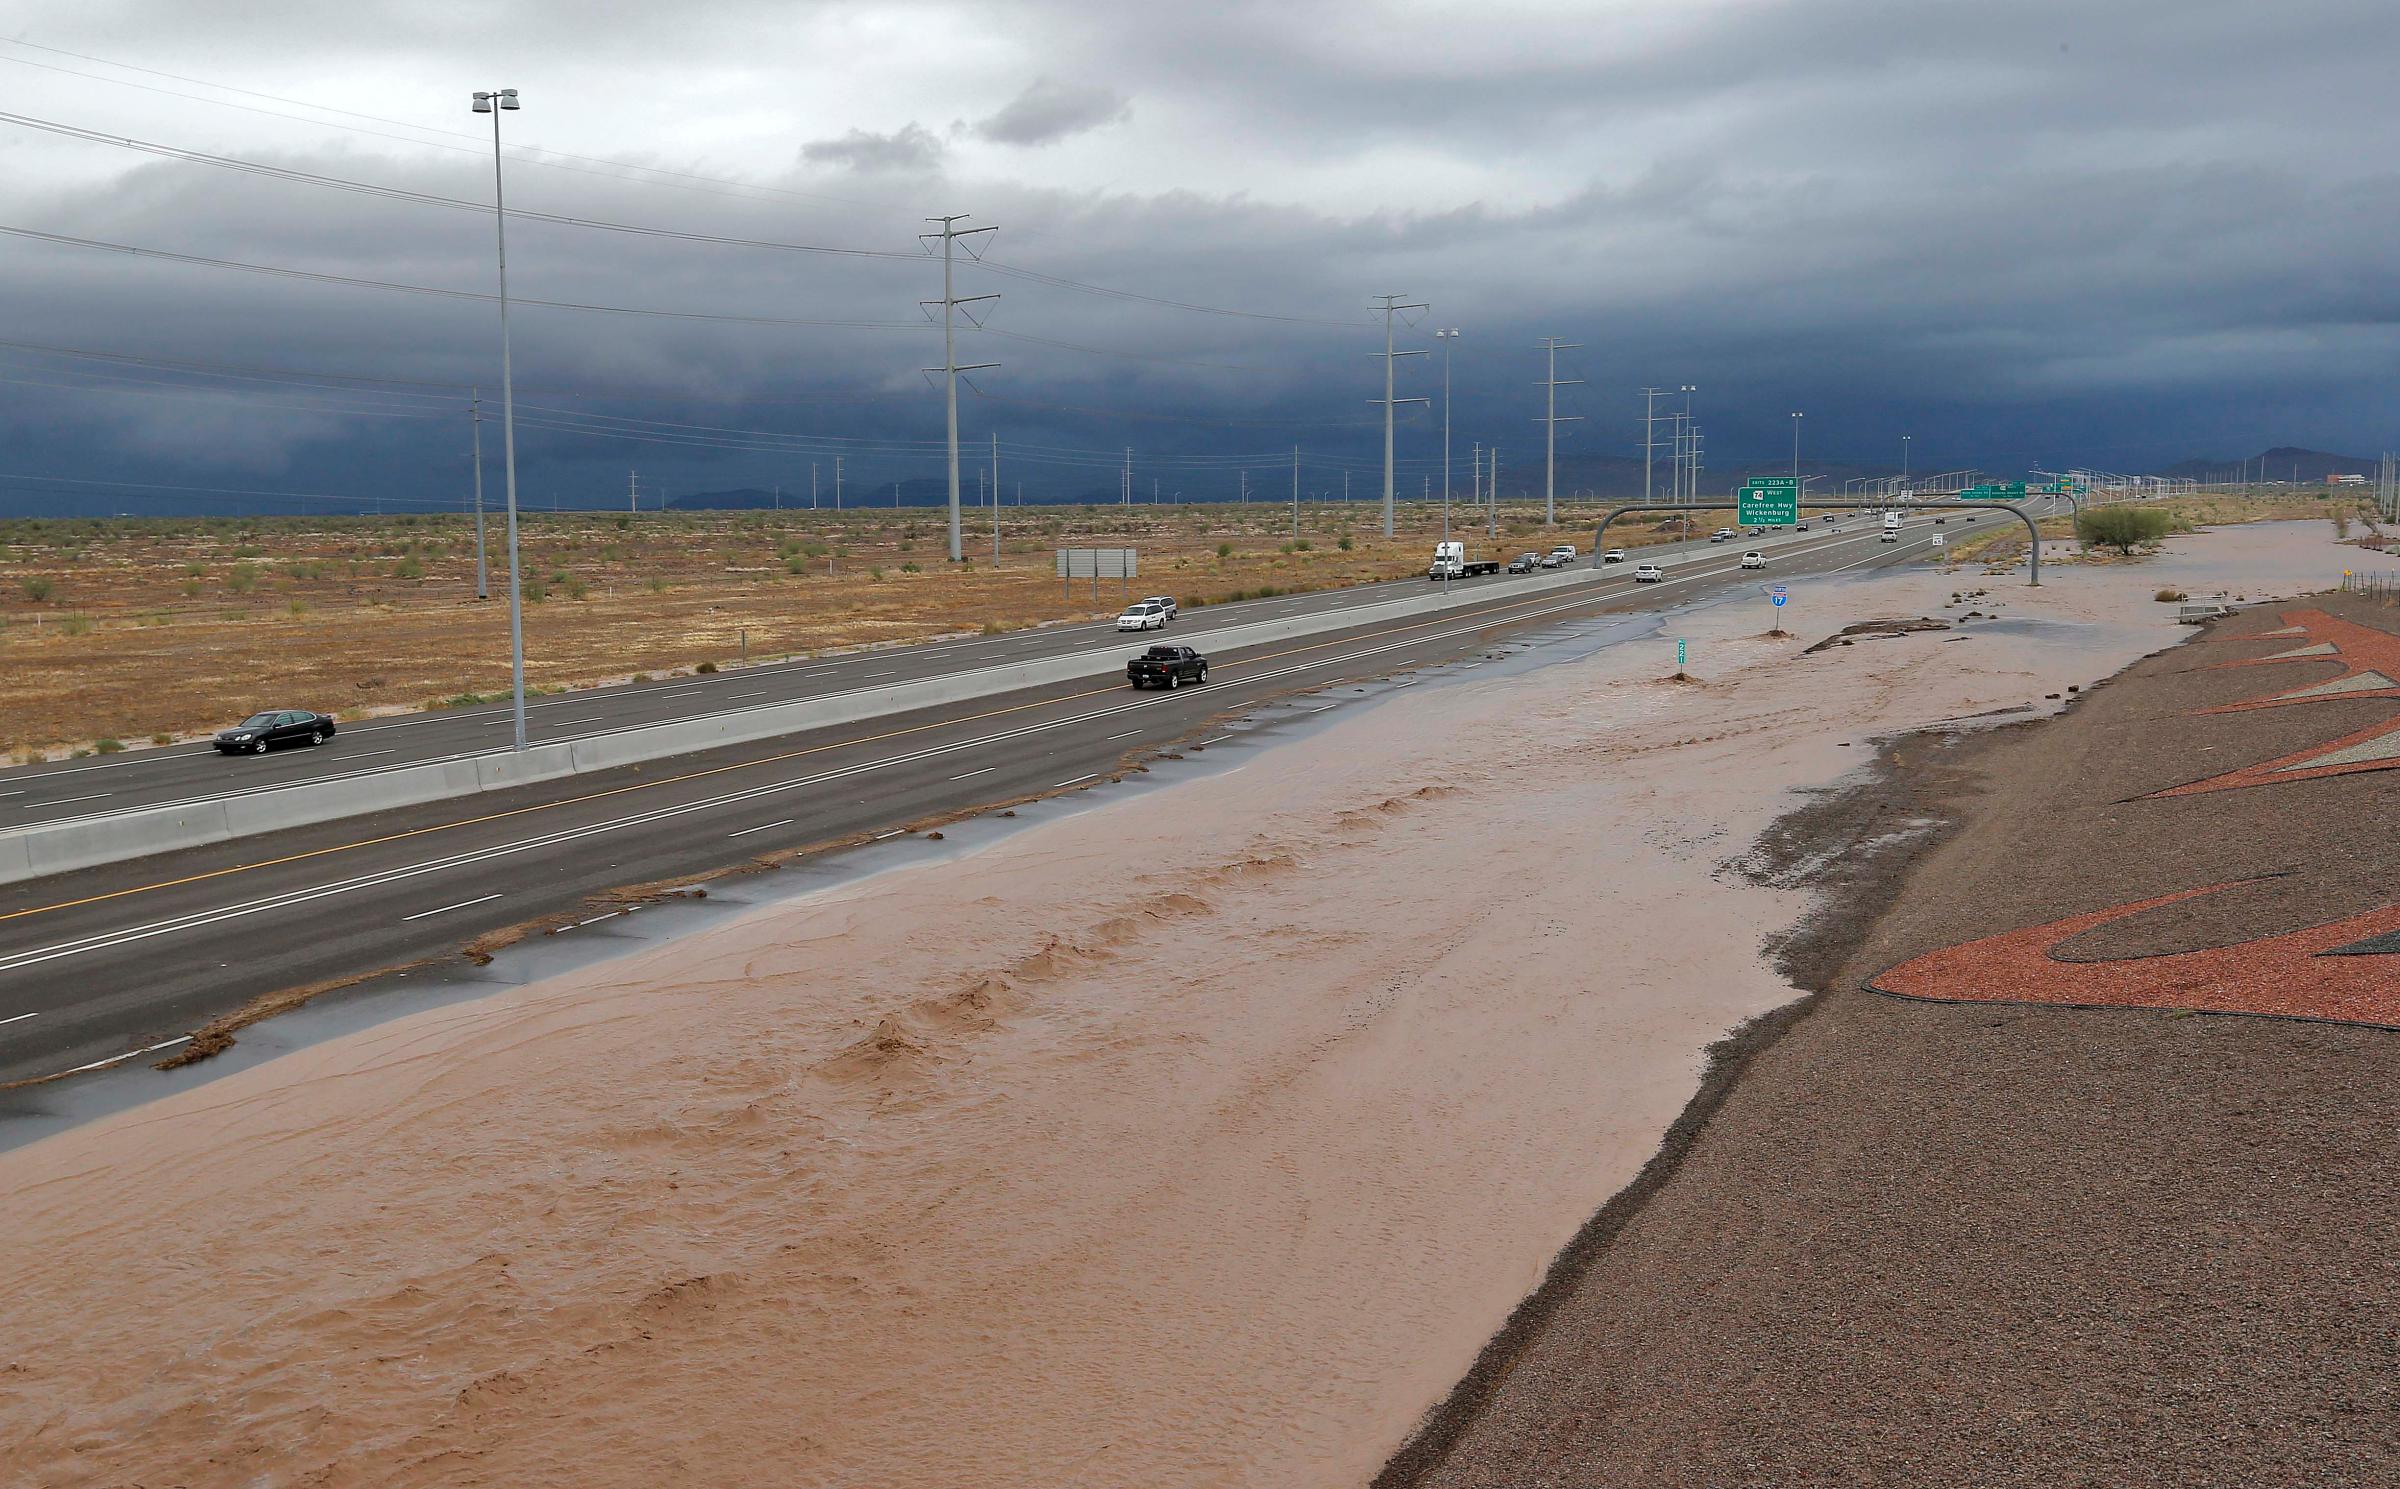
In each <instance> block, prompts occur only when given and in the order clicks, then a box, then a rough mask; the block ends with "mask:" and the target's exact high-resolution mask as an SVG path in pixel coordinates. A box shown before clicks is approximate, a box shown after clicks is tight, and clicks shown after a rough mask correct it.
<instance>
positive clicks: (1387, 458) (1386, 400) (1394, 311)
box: [1369, 295, 1431, 538]
mask: <svg viewBox="0 0 2400 1489" xmlns="http://www.w3.org/2000/svg"><path fill="white" fill-rule="evenodd" d="M1378 298H1380V299H1381V300H1382V301H1383V303H1382V304H1381V305H1376V306H1371V307H1369V308H1371V309H1374V310H1379V311H1381V312H1383V397H1382V398H1381V399H1380V400H1376V401H1378V402H1381V403H1382V404H1383V535H1384V536H1385V537H1387V538H1388V537H1390V536H1391V535H1392V415H1393V413H1394V412H1395V411H1396V410H1397V409H1398V408H1399V406H1400V405H1401V404H1403V403H1428V402H1430V401H1431V400H1430V399H1424V398H1394V397H1393V396H1392V392H1393V386H1392V363H1393V361H1394V360H1395V359H1396V358H1400V357H1423V356H1428V355H1430V353H1428V352H1426V351H1424V350H1422V349H1420V350H1417V351H1413V352H1395V351H1393V350H1392V319H1393V317H1395V316H1397V315H1398V314H1399V313H1400V312H1401V311H1403V310H1423V309H1424V308H1425V307H1424V306H1423V305H1421V304H1414V303H1407V304H1404V303H1402V301H1401V299H1400V297H1399V296H1398V295H1383V296H1379V297H1378Z"/></svg>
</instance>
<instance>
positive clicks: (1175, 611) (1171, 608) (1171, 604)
mask: <svg viewBox="0 0 2400 1489" xmlns="http://www.w3.org/2000/svg"><path fill="white" fill-rule="evenodd" d="M1142 603H1143V604H1145V605H1156V606H1157V607H1158V608H1159V609H1161V610H1164V611H1165V612H1167V619H1169V620H1173V619H1174V618H1175V617H1176V616H1178V615H1181V614H1182V613H1183V611H1182V610H1181V609H1180V608H1178V607H1177V606H1176V604H1175V597H1174V596H1173V595H1152V596H1151V597H1150V598H1148V599H1146V600H1144V601H1142Z"/></svg>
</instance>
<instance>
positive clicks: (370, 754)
mask: <svg viewBox="0 0 2400 1489" xmlns="http://www.w3.org/2000/svg"><path fill="white" fill-rule="evenodd" d="M399 753H400V752H399V751H398V750H361V751H359V752H358V753H357V754H355V755H354V754H352V753H350V752H349V751H348V750H344V751H342V758H343V759H344V760H372V759H374V758H375V757H376V756H377V755H397V754H399Z"/></svg>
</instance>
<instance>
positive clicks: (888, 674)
mask: <svg viewBox="0 0 2400 1489" xmlns="http://www.w3.org/2000/svg"><path fill="white" fill-rule="evenodd" d="M863 675H864V676H867V677H897V676H899V673H898V672H897V671H892V672H869V673H865V674H863Z"/></svg>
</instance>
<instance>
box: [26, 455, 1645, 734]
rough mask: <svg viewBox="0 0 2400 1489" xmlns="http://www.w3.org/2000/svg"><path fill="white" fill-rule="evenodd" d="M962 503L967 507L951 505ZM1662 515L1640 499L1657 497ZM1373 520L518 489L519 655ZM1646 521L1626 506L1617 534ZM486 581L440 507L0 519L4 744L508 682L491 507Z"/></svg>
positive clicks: (152, 729)
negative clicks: (657, 497)
mask: <svg viewBox="0 0 2400 1489" xmlns="http://www.w3.org/2000/svg"><path fill="white" fill-rule="evenodd" d="M1603 510H1605V509H1604V508H1600V507H1596V506H1578V507H1575V508H1574V509H1572V510H1570V509H1569V508H1567V507H1566V506H1565V505H1564V504H1562V506H1561V508H1560V520H1559V526H1558V528H1557V529H1556V530H1555V534H1553V532H1552V531H1551V530H1548V529H1545V528H1544V527H1543V526H1542V523H1541V513H1540V509H1539V508H1538V507H1526V506H1511V507H1504V508H1503V511H1502V524H1501V528H1502V531H1501V536H1500V538H1499V540H1498V541H1497V542H1494V543H1489V544H1486V543H1483V542H1482V541H1481V534H1480V531H1479V530H1478V531H1476V532H1467V531H1465V530H1464V529H1465V528H1466V526H1467V525H1468V524H1469V522H1470V518H1469V516H1468V514H1467V513H1466V512H1465V510H1464V509H1463V508H1460V509H1456V510H1454V512H1453V519H1454V521H1456V522H1457V523H1458V524H1459V526H1460V528H1461V533H1460V535H1461V536H1463V537H1467V538H1469V539H1470V540H1473V541H1476V543H1477V550H1478V551H1479V552H1493V553H1498V554H1500V555H1501V556H1503V557H1505V556H1509V555H1513V554H1515V553H1517V552H1520V551H1522V550H1524V549H1526V548H1531V547H1535V546H1543V547H1546V546H1548V545H1549V544H1550V543H1552V542H1573V543H1576V544H1577V545H1578V546H1588V545H1589V543H1590V539H1591V532H1592V529H1593V527H1594V526H1595V525H1596V524H1597V522H1598V518H1599V514H1600V512H1601V511H1603ZM970 516H971V517H972V516H973V514H970ZM1667 520H1669V519H1658V521H1661V522H1664V521H1667ZM1399 526H1400V534H1399V536H1398V537H1397V538H1395V539H1392V540H1389V541H1387V540H1386V539H1384V537H1383V535H1382V532H1381V523H1380V521H1379V520H1378V514H1377V509H1376V507H1375V505H1374V504H1372V503H1369V502H1364V501H1362V502H1356V503H1344V504H1338V505H1333V506H1303V507H1302V509H1301V513H1300V532H1299V535H1298V537H1297V538H1295V537H1294V536H1293V533H1292V519H1291V512H1290V508H1288V507H1283V506H1274V505H1266V504H1254V505H1249V506H1230V505H1210V506H1200V507H1184V508H1176V507H1152V506H1136V507H1133V508H1131V509H1125V508H1115V507H1100V508H1093V507H1079V508H1078V507H1027V508H1022V509H1019V508H1008V509H1005V510H1004V511H1003V513H1002V528H1003V531H1002V542H1001V557H1000V561H999V563H998V565H997V566H995V565H994V563H993V560H992V556H991V552H992V551H991V537H990V528H989V527H988V526H979V525H978V524H977V523H976V522H974V521H970V523H969V527H968V533H969V537H968V544H967V549H968V554H969V561H968V562H967V563H966V564H965V565H963V566H960V567H958V568H956V569H953V568H952V567H951V566H950V565H949V564H948V563H947V562H945V560H944V557H943V555H944V552H945V542H944V530H945V520H944V516H943V514H942V513H941V512H940V511H938V510H931V509H926V508H907V509H900V510H888V509H886V510H866V511H860V510H852V511H848V512H843V513H839V514H836V513H832V512H823V511H818V512H809V511H782V512H665V513H648V512H646V513H642V514H640V515H638V516H636V515H626V514H610V513H597V512H578V513H548V512H544V513H534V514H528V515H527V519H526V521H525V525H524V528H523V561H524V572H525V575H526V597H527V599H528V601H530V602H531V603H529V604H527V606H526V607H525V617H526V618H525V631H526V670H527V680H528V683H529V684H531V685H534V686H539V687H540V688H542V689H544V690H545V691H553V690H561V689H567V688H575V687H588V686H591V685H594V684H596V683H604V682H609V681H614V680H622V679H624V678H627V677H630V676H635V675H642V674H647V675H652V676H657V675H662V674H667V673H672V672H682V671H690V670H692V669H694V668H696V667H699V666H701V665H702V664H704V663H706V664H713V665H715V666H719V667H725V666H732V665H735V664H736V663H737V662H738V661H739V659H740V658H741V656H742V655H743V652H744V646H745V640H746V644H747V654H748V656H749V657H750V658H751V659H752V660H754V661H762V660H768V659H773V658H780V657H785V656H799V655H814V654H820V653H825V652H833V651H842V650H849V649H855V648H859V647H864V646H872V645H878V644H891V643H901V642H909V641H921V640H925V639H928V638H931V637H936V636H943V635H955V634H958V633H961V632H977V631H1006V630H1016V629H1020V628H1024V627H1029V626H1037V625H1041V624H1043V623H1046V622H1057V621H1061V620H1073V619H1082V618H1088V617H1091V616H1095V615H1101V614H1110V615H1113V614H1115V613H1116V610H1117V608H1118V603H1119V600H1120V597H1121V594H1122V590H1121V589H1120V588H1119V586H1117V585H1115V584H1104V585H1103V586H1102V590H1101V594H1100V596H1099V598H1098V599H1097V600H1095V599H1094V597H1093V595H1092V592H1091V587H1090V585H1089V583H1088V582H1086V583H1085V584H1082V585H1079V586H1077V587H1076V590H1075V592H1074V593H1072V594H1069V593H1065V592H1064V590H1063V587H1062V586H1061V584H1060V583H1059V581H1058V580H1057V578H1056V577H1055V575H1054V569H1053V560H1052V550H1053V549H1056V548H1060V547H1114V546H1132V547H1135V548H1138V549H1139V550H1140V551H1141V573H1142V577H1141V578H1140V579H1138V580H1136V581H1135V582H1134V584H1133V585H1132V586H1131V593H1132V595H1133V596H1134V597H1135V598H1139V597H1140V596H1142V595H1144V594H1156V593H1171V594H1174V595H1175V596H1177V598H1178V599H1180V600H1181V601H1182V603H1183V604H1184V605H1185V606H1187V607H1190V606H1196V605H1207V604H1213V603H1222V602H1224V601H1226V600H1230V599H1239V598H1243V597H1246V596H1253V595H1256V594H1258V593H1260V592H1261V591H1262V590H1264V591H1271V592H1277V593H1299V592H1302V591H1307V590H1318V589H1326V588H1331V587H1335V586H1341V585H1350V584H1357V583H1360V582H1362V581H1367V580H1373V579H1387V578H1396V577H1400V576H1403V575H1410V574H1416V573H1421V572H1422V571H1423V569H1424V566H1425V564H1426V562H1427V561H1428V560H1429V559H1430V557H1431V555H1432V548H1433V543H1434V541H1435V539H1436V538H1438V537H1439V536H1440V533H1441V526H1442V516H1441V508H1440V507H1439V506H1438V505H1434V506H1430V507H1429V506H1426V505H1424V504H1420V503H1409V504H1406V505H1404V506H1403V507H1402V509H1401V516H1400V522H1399ZM1663 536H1664V534H1660V533H1656V532H1654V531H1653V529H1652V526H1651V525H1650V524H1648V523H1642V522H1638V521H1637V522H1635V523H1633V524H1630V525H1629V524H1628V523H1625V522H1620V523H1618V524H1617V526H1616V527H1614V528H1612V529H1611V530H1610V542H1611V543H1612V545H1613V544H1620V543H1621V544H1623V545H1624V546H1628V547H1631V546H1636V545H1639V544H1641V543H1643V542H1644V541H1656V540H1658V538H1660V537H1663ZM489 544H490V554H491V558H492V564H493V570H494V575H495V577H494V580H493V583H492V600H491V601H490V602H489V603H483V604H478V603H477V602H476V601H475V598H474V573H475V539H474V527H473V522H472V519H471V518H468V517H465V516H459V515H449V514H444V515H437V516H386V517H328V518H266V517H261V518H223V519H188V520H174V519H160V520H137V519H118V520H112V521H83V520H59V521H33V520H20V521H10V522H0V750H4V751H5V753H6V758H9V759H27V758H33V757H36V756H44V755H47V756H56V755H59V754H62V753H72V752H75V751H80V750H103V751H105V750H109V749H116V748H121V747H127V746H135V745H139V744H144V743H163V742H167V741H171V740H175V739H179V738H183V737H188V736H190V735H192V734H195V733H198V732H201V731H205V730H209V729H214V728H218V727H221V726H222V725H224V724H226V723H228V722H230V721H232V720H234V719H238V718H240V717H241V716H243V715H244V714H246V713H249V712H250V711H252V710H253V709H255V708H259V707H268V706H276V705H288V706H292V707H307V708H317V709H323V710H327V711H330V712H333V713H336V714H339V715H342V716H345V717H352V716H356V715H359V714H362V713H367V712H378V711H383V712H388V711H393V710H400V709H414V708H428V707H441V706H444V705H454V704H458V703H463V702H470V701H475V700H476V699H478V698H480V697H482V696H485V695H490V694H494V693H497V692H499V691H500V690H502V689H504V688H505V687H506V686H507V684H508V607H507V605H506V603H505V600H506V594H507V588H506V579H505V568H504V564H505V559H504V556H503V548H502V534H501V528H500V524H499V523H498V522H497V521H494V522H493V523H491V525H490V537H489Z"/></svg>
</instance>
